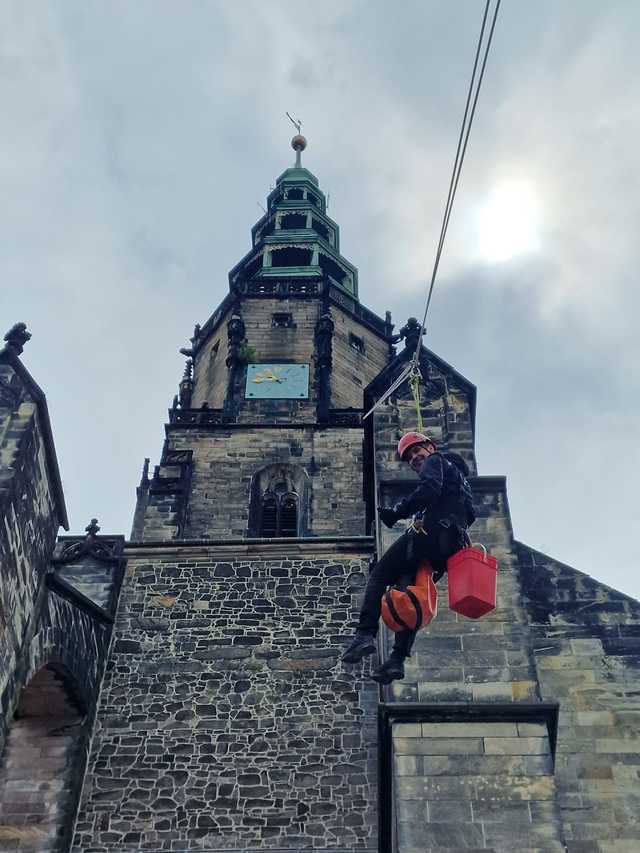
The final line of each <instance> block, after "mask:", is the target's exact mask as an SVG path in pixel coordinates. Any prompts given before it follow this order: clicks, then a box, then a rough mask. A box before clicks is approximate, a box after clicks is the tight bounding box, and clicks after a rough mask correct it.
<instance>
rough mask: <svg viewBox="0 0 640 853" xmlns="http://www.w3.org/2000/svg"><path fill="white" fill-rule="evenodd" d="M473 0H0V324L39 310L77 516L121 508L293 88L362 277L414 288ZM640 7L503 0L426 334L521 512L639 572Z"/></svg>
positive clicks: (269, 164)
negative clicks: (472, 404) (473, 393)
mask: <svg viewBox="0 0 640 853" xmlns="http://www.w3.org/2000/svg"><path fill="white" fill-rule="evenodd" d="M483 8H484V3H482V2H481V0H473V2H472V0H468V1H467V2H462V0H459V2H445V0H440V2H426V1H425V0H419V2H418V0H416V2H404V3H401V4H391V3H388V2H382V0H380V2H362V0H359V1H358V0H354V2H345V0H341V1H340V2H323V3H322V4H313V5H312V4H308V3H293V2H290V0H288V2H280V0H269V2H268V3H266V2H236V3H232V2H224V3H223V2H195V0H192V1H191V2H189V0H186V1H185V2H173V3H169V2H161V0H148V2H143V0H135V2H134V0H130V2H109V3H105V2H100V3H98V2H87V0H82V2H72V0H64V2H63V1H62V0H60V2H55V3H54V2H50V3H47V2H39V3H25V2H24V0H16V2H10V0H0V16H1V17H0V99H1V101H0V103H1V115H2V126H3V128H2V133H1V134H0V183H1V191H2V207H1V208H0V320H1V321H2V326H3V328H2V330H1V333H2V334H4V332H5V331H6V330H7V329H8V328H9V327H10V326H11V325H12V324H13V323H14V322H16V321H20V320H23V321H25V322H26V323H27V324H28V327H29V329H30V330H31V332H32V333H33V339H32V340H31V341H30V343H29V344H27V347H26V349H25V352H24V355H23V360H24V363H25V365H26V366H27V367H28V368H29V370H30V371H31V372H32V374H33V376H34V377H35V379H36V381H37V382H38V383H39V384H40V385H41V386H42V388H43V389H44V390H45V392H46V394H47V397H48V401H49V407H50V412H51V417H52V422H53V429H54V435H55V441H56V445H57V451H58V457H59V463H60V468H61V473H62V478H63V482H64V486H65V493H66V498H67V504H68V509H69V515H70V520H71V529H72V532H75V533H77V532H80V531H82V529H83V528H84V527H85V525H86V524H87V523H88V521H89V519H90V518H91V517H92V516H97V517H98V518H99V520H100V523H101V525H102V530H103V532H104V533H125V534H126V535H128V534H129V532H130V528H131V518H132V513H133V506H134V498H135V487H136V485H137V482H138V481H139V477H140V470H141V467H142V462H143V458H144V457H145V456H150V457H151V459H152V464H153V463H155V462H157V461H158V458H159V454H160V450H161V447H162V441H163V424H164V422H165V421H166V410H167V408H168V406H169V405H170V403H171V399H172V397H173V395H174V393H175V392H176V388H177V383H178V381H179V379H180V377H181V374H182V369H183V364H184V359H183V357H182V356H180V355H179V354H178V349H179V347H181V346H185V345H187V343H188V339H189V337H190V335H191V334H192V331H193V326H194V324H195V323H196V322H198V323H204V322H205V320H206V319H207V317H208V316H209V315H210V314H211V312H212V311H213V310H214V308H215V307H216V306H217V304H218V303H219V302H220V300H221V299H222V298H223V296H224V295H225V293H226V292H227V288H228V280H227V273H228V271H229V269H231V267H233V266H234V265H235V264H236V262H237V261H238V260H239V259H240V258H241V257H242V256H243V255H244V254H245V252H246V251H247V250H248V248H249V245H250V242H249V237H250V227H251V225H252V224H253V223H254V222H255V221H256V220H257V219H258V218H259V217H260V215H261V211H260V209H259V208H258V204H257V203H258V202H260V203H261V204H264V201H265V197H266V195H267V194H268V192H269V188H270V186H272V185H273V183H274V181H275V178H276V177H277V176H278V175H279V174H280V173H281V172H282V171H283V169H285V168H286V167H287V166H289V165H291V163H292V160H293V152H292V151H291V148H290V147H289V141H290V138H291V135H292V127H291V125H290V124H289V122H288V121H287V119H286V118H285V116H284V112H285V110H289V111H291V112H292V113H293V114H295V115H296V116H300V117H301V118H302V120H303V132H304V133H305V135H306V136H307V138H308V140H309V146H308V149H307V151H306V152H305V155H304V164H305V165H306V166H307V167H308V168H309V169H311V171H313V172H314V174H316V175H317V176H318V178H319V180H320V185H321V187H322V189H323V190H324V191H325V192H327V191H328V192H330V211H329V213H330V215H331V216H332V217H333V218H334V219H335V220H336V221H337V222H338V224H339V225H340V226H341V246H342V251H343V254H344V255H345V256H346V257H347V258H348V259H349V260H350V261H351V262H352V263H354V264H355V265H356V266H357V267H358V269H359V282H360V297H361V299H362V301H363V302H364V304H366V305H367V306H368V307H370V308H371V309H373V310H374V311H376V312H377V313H378V314H380V315H382V316H384V312H385V310H387V309H389V310H391V311H392V313H393V317H394V321H395V322H396V324H397V326H400V325H402V323H403V322H404V321H405V320H406V318H407V317H408V316H410V315H420V314H421V311H422V310H423V305H424V298H425V292H426V286H425V280H426V278H427V277H428V275H429V273H430V270H431V265H432V261H433V254H434V247H435V243H436V240H437V236H438V232H439V227H440V220H441V217H442V212H443V207H444V201H445V198H446V191H447V186H448V180H449V174H450V170H451V163H452V158H453V154H454V151H455V143H456V140H457V134H458V129H459V122H460V119H461V115H462V109H463V106H464V99H465V96H466V88H467V85H468V80H469V75H470V71H471V62H472V58H473V51H474V49H475V43H476V39H477V33H478V30H479V25H480V20H481V15H482V11H483ZM639 24H640V6H638V4H637V2H634V0H629V2H611V0H610V2H607V3H602V2H589V0H566V1H565V2H562V3H561V2H557V0H554V2H544V0H538V2H536V3H530V2H528V0H503V3H502V7H501V11H500V16H499V19H498V25H497V29H496V34H495V37H494V44H493V48H492V53H491V56H490V58H489V64H488V67H487V72H486V76H485V82H484V84H483V89H482V93H481V96H480V102H479V107H478V112H477V116H476V120H475V124H474V129H473V132H472V138H471V142H470V146H469V149H468V152H467V159H466V162H465V168H464V172H463V176H462V180H461V184H460V188H459V191H458V196H457V199H456V205H455V208H454V212H453V216H452V219H451V225H450V230H449V237H448V242H447V245H446V248H445V252H444V256H443V260H442V263H441V267H440V274H439V279H438V283H437V285H436V290H435V294H434V301H433V304H432V309H431V325H430V327H429V331H428V336H427V339H426V343H427V345H428V346H429V347H430V348H431V349H433V350H434V351H435V352H437V353H438V354H439V355H440V356H441V357H442V358H444V359H445V360H446V361H448V362H449V363H450V364H452V365H453V366H454V367H455V368H456V369H457V370H459V371H460V372H461V373H463V374H464V375H465V376H466V377H468V379H469V380H470V381H471V382H473V383H474V384H475V385H477V387H478V416H477V425H478V426H477V455H478V463H479V473H481V474H487V475H490V474H506V475H507V478H508V493H509V501H510V507H511V512H512V518H513V524H514V531H515V535H516V537H517V538H518V539H520V540H521V541H523V542H525V543H526V544H528V545H531V546H532V547H534V548H538V549H540V550H542V551H545V552H547V553H549V554H550V555H552V556H554V557H555V558H557V559H559V560H562V561H564V562H566V563H568V564H570V565H572V566H574V567H575V568H578V569H580V570H582V571H585V572H587V573H589V574H592V575H593V576H595V577H597V578H599V579H601V580H602V581H604V582H605V583H607V584H608V585H610V586H613V587H615V588H617V589H620V590H622V591H624V592H627V593H628V594H631V595H634V596H635V597H640V552H639V548H638V544H640V510H639V509H638V499H637V485H636V480H637V473H638V469H639V463H640V450H639V448H638V440H639V438H640V369H639V365H640V360H639V355H640V353H639V349H640V345H639V340H640V335H639V334H638V329H637V326H638V322H639V321H638V314H639V309H640V296H639V289H638V285H637V275H638V272H637V271H638V267H639V266H640V244H639V240H638V234H639V230H640V228H639V226H640V186H639V177H638V143H637V140H638V136H639V135H640V114H639V109H638V103H639V91H638V66H639V59H638V40H639V37H640V26H639Z"/></svg>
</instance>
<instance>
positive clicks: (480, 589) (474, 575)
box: [447, 546, 498, 619]
mask: <svg viewBox="0 0 640 853" xmlns="http://www.w3.org/2000/svg"><path fill="white" fill-rule="evenodd" d="M481 547H482V550H480V549H479V548H473V547H472V548H463V549H462V551H458V552H457V553H455V554H454V555H453V556H452V557H449V559H448V560H447V573H448V576H449V607H450V608H451V610H455V612H456V613H460V614H462V616H467V617H468V618H469V619H479V618H480V617H481V616H484V615H485V614H486V613H490V612H491V611H492V610H494V609H495V606H496V591H497V585H498V561H497V560H496V558H495V557H492V556H491V555H490V554H487V551H486V548H484V546H481Z"/></svg>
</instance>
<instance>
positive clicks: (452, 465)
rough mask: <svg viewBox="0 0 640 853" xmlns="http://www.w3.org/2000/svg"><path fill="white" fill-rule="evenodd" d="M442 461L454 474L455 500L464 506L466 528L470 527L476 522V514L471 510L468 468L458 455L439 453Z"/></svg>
mask: <svg viewBox="0 0 640 853" xmlns="http://www.w3.org/2000/svg"><path fill="white" fill-rule="evenodd" d="M440 456H442V459H443V460H444V463H445V466H446V467H447V468H448V469H449V471H451V472H454V478H455V481H456V484H457V498H458V500H459V502H460V503H461V504H463V506H464V511H465V514H466V516H467V527H470V526H471V525H472V524H473V522H474V521H475V520H476V513H475V510H474V508H473V492H472V490H471V486H470V485H469V481H468V480H467V477H468V476H469V466H468V465H467V463H466V462H465V461H464V459H463V458H462V456H460V454H459V453H452V452H444V453H440Z"/></svg>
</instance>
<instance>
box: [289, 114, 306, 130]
mask: <svg viewBox="0 0 640 853" xmlns="http://www.w3.org/2000/svg"><path fill="white" fill-rule="evenodd" d="M285 115H286V116H287V118H288V119H289V121H290V122H291V124H292V125H293V126H294V127H295V129H296V130H297V131H298V133H302V122H301V121H300V119H298V120H297V121H296V120H295V119H294V117H293V116H292V115H291V113H285Z"/></svg>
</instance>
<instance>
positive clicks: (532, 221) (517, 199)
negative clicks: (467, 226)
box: [476, 180, 540, 263]
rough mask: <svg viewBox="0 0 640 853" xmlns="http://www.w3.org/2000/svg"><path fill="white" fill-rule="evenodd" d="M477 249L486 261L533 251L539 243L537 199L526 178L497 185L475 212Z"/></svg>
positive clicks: (509, 257) (501, 260) (496, 261)
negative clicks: (476, 212)
mask: <svg viewBox="0 0 640 853" xmlns="http://www.w3.org/2000/svg"><path fill="white" fill-rule="evenodd" d="M476 227H477V241H478V242H477V249H478V253H479V254H480V256H481V258H482V259H483V260H485V261H488V262H489V263H500V262H503V261H508V260H511V258H514V257H515V256H517V255H523V254H528V253H531V252H535V251H536V250H537V249H538V248H539V246H540V201H539V198H538V194H537V193H536V191H535V189H534V188H533V187H532V186H531V184H529V183H528V182H527V181H522V180H510V181H505V182H504V183H500V184H498V185H496V186H495V187H494V188H493V189H492V190H491V192H490V193H489V196H488V198H487V200H486V201H485V202H484V204H482V205H481V207H480V209H479V211H478V214H477V224H476Z"/></svg>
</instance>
